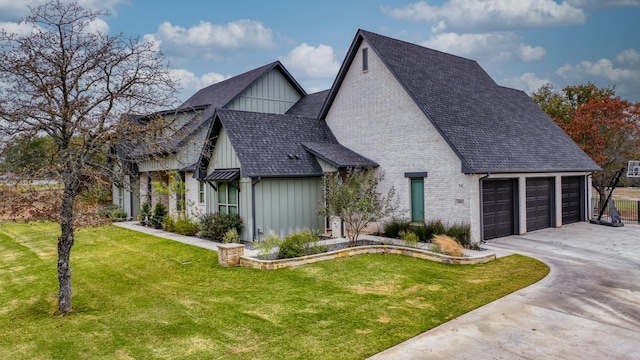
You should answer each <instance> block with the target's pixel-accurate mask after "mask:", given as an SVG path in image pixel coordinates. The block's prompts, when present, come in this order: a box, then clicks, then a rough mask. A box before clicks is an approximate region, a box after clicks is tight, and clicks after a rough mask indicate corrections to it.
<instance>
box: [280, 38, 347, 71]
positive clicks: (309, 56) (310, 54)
mask: <svg viewBox="0 0 640 360" xmlns="http://www.w3.org/2000/svg"><path fill="white" fill-rule="evenodd" d="M280 61H282V63H283V64H284V65H285V66H286V67H287V68H288V69H290V70H291V71H292V72H296V73H300V74H302V75H303V76H305V77H309V78H325V77H333V76H335V75H336V74H337V73H338V70H339V69H340V62H339V61H336V59H335V56H334V54H333V48H331V46H327V45H319V46H318V47H313V46H310V45H308V44H306V43H304V44H302V45H299V46H297V47H296V48H294V49H293V50H291V52H289V54H287V55H286V56H284V57H281V58H280Z"/></svg>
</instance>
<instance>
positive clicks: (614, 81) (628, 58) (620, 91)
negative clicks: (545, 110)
mask: <svg viewBox="0 0 640 360" xmlns="http://www.w3.org/2000/svg"><path fill="white" fill-rule="evenodd" d="M639 63H640V53H638V51H636V50H634V49H627V50H625V51H622V52H620V53H619V54H617V56H615V60H611V59H607V58H602V59H599V60H597V61H587V60H585V61H580V62H578V63H577V64H573V65H572V64H565V65H563V66H561V67H560V68H558V70H556V74H557V75H558V76H560V77H561V78H562V79H564V80H565V81H566V82H568V83H570V84H584V83H586V82H588V81H590V82H593V83H595V84H602V86H615V87H616V94H617V95H619V96H621V97H623V98H626V99H629V100H632V101H640V95H639V94H640V68H639V67H638V64H639Z"/></svg>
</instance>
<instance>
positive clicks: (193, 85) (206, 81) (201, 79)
mask: <svg viewBox="0 0 640 360" xmlns="http://www.w3.org/2000/svg"><path fill="white" fill-rule="evenodd" d="M169 73H170V75H171V77H172V78H173V79H174V80H176V81H178V82H179V86H180V88H181V91H180V94H179V96H178V97H179V98H181V99H183V100H186V99H187V98H188V97H189V96H191V95H193V94H195V93H196V91H198V90H200V89H202V88H204V87H207V86H209V85H212V84H215V83H218V82H220V81H223V80H226V79H228V78H230V77H231V76H229V75H222V74H218V73H214V72H210V73H207V74H204V75H201V76H197V75H196V74H194V73H192V72H191V71H189V70H186V69H171V70H169Z"/></svg>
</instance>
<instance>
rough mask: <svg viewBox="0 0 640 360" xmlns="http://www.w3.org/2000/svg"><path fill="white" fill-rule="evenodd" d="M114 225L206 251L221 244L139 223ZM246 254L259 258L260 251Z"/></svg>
mask: <svg viewBox="0 0 640 360" xmlns="http://www.w3.org/2000/svg"><path fill="white" fill-rule="evenodd" d="M113 225H115V226H118V227H121V228H125V229H129V230H133V231H138V232H141V233H145V234H149V235H154V236H157V237H161V238H164V239H169V240H173V241H178V242H181V243H183V244H188V245H193V246H197V247H201V248H204V249H209V250H213V251H218V244H220V243H218V242H215V241H211V240H207V239H202V238H199V237H195V236H184V235H180V234H176V233H171V232H167V231H163V230H158V229H154V228H150V227H148V226H142V225H140V223H139V222H137V221H126V222H116V223H113ZM244 254H245V255H247V256H257V255H258V251H257V250H252V249H246V248H245V250H244Z"/></svg>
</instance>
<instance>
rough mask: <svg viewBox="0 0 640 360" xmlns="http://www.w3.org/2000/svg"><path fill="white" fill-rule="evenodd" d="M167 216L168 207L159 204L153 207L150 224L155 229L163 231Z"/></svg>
mask: <svg viewBox="0 0 640 360" xmlns="http://www.w3.org/2000/svg"><path fill="white" fill-rule="evenodd" d="M166 216H167V207H166V206H164V204H163V203H157V204H156V206H154V207H153V216H151V219H150V223H151V226H153V227H154V228H155V229H162V224H163V223H164V218H165V217H166Z"/></svg>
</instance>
